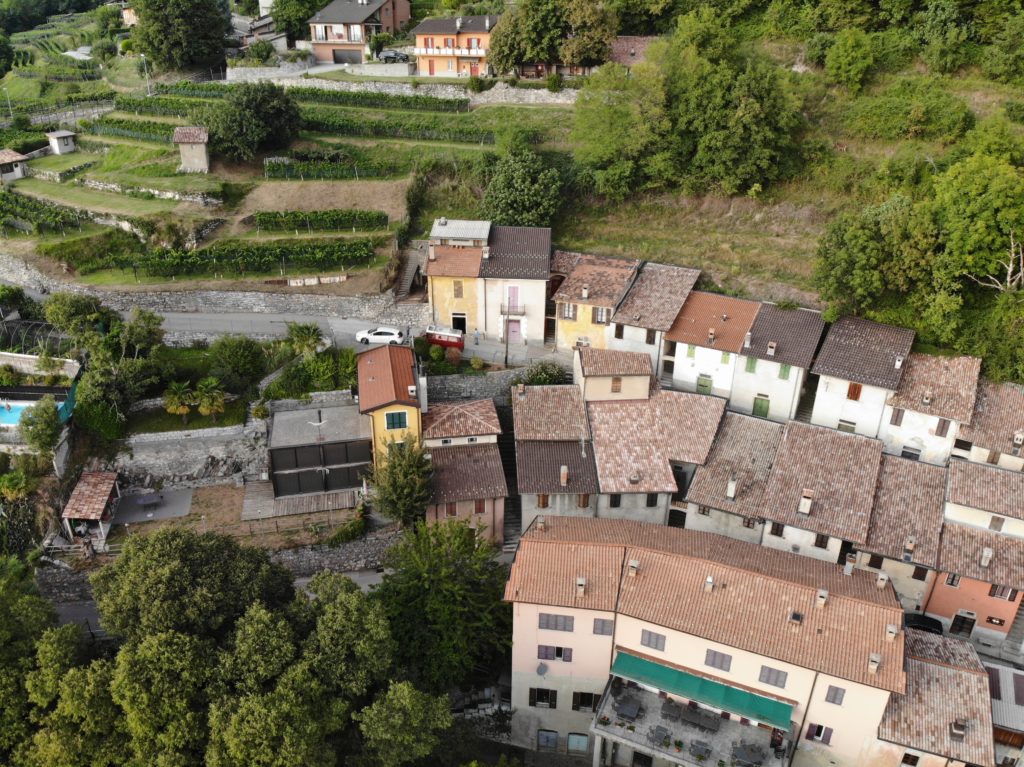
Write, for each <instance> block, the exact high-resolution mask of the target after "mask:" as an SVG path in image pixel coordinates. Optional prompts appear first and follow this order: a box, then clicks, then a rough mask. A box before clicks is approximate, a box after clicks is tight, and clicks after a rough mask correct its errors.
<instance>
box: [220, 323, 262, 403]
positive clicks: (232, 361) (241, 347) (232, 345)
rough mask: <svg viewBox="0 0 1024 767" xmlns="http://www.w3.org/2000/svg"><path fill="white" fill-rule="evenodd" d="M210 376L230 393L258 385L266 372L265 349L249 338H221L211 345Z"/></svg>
mask: <svg viewBox="0 0 1024 767" xmlns="http://www.w3.org/2000/svg"><path fill="white" fill-rule="evenodd" d="M209 359H210V375H213V376H216V377H217V378H219V379H220V380H221V382H222V383H223V384H224V386H225V387H226V388H227V389H228V390H229V391H234V392H241V391H243V390H244V389H246V388H247V387H249V386H251V385H252V384H254V383H256V382H257V381H258V380H259V378H260V376H261V375H263V370H264V359H265V358H264V354H263V347H262V346H260V345H259V344H258V343H257V342H256V341H254V340H253V339H251V338H249V337H248V336H221V337H220V338H218V339H217V340H216V341H214V342H213V343H212V344H211V345H210V353H209Z"/></svg>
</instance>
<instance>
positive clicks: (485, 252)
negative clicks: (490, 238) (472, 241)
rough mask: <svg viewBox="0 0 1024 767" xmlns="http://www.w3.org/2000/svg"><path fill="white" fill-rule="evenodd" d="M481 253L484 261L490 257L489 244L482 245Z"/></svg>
mask: <svg viewBox="0 0 1024 767" xmlns="http://www.w3.org/2000/svg"><path fill="white" fill-rule="evenodd" d="M481 254H482V255H483V257H484V260H485V261H486V260H487V259H489V258H490V257H491V246H490V245H484V247H483V249H482V250H481Z"/></svg>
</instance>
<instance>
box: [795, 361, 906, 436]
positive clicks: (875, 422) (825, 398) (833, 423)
mask: <svg viewBox="0 0 1024 767" xmlns="http://www.w3.org/2000/svg"><path fill="white" fill-rule="evenodd" d="M849 386H850V382H849V381H847V380H845V379H842V378H832V377H831V376H821V378H820V379H818V393H817V396H816V397H815V400H814V411H813V412H812V413H811V423H813V424H817V425H818V426H828V427H829V428H832V429H836V428H839V422H840V421H851V422H853V423H854V424H856V426H855V429H854V431H855V432H856V433H857V434H863V435H864V436H865V437H876V436H878V427H879V424H880V422H881V420H882V411H883V410H884V409H885V400H886V399H887V398H888V397H889V395H890V394H891V393H892V392H889V391H887V390H885V389H880V388H878V387H877V386H868V385H866V384H865V385H863V386H862V387H861V395H860V399H859V400H852V399H849V398H848V396H847V394H848V391H849Z"/></svg>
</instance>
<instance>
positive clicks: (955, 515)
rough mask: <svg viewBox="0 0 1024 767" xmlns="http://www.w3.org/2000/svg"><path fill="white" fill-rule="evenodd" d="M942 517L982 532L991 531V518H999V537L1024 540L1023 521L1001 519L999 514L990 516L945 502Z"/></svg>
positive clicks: (1023, 501)
mask: <svg viewBox="0 0 1024 767" xmlns="http://www.w3.org/2000/svg"><path fill="white" fill-rule="evenodd" d="M1021 502H1022V503H1024V499H1021ZM943 515H944V516H945V517H946V519H948V520H950V521H952V522H960V523H961V524H964V525H970V526H971V527H980V528H982V529H984V530H988V529H991V528H990V525H991V522H992V518H993V517H1001V518H1002V520H1003V528H1002V530H1000V534H1001V535H1012V536H1013V537H1015V538H1024V520H1020V519H1014V518H1012V517H1003V516H1002V515H1001V514H992V513H991V512H988V511H982V510H981V509H975V508H974V507H973V506H961V505H960V504H958V503H950V502H949V501H946V506H945V508H944V511H943Z"/></svg>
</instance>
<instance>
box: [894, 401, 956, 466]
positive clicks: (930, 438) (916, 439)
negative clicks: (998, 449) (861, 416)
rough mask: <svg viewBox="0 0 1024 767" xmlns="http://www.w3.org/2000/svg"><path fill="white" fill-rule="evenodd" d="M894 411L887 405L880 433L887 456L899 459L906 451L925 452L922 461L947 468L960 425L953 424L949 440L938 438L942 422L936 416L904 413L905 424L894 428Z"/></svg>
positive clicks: (913, 412)
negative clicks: (905, 449)
mask: <svg viewBox="0 0 1024 767" xmlns="http://www.w3.org/2000/svg"><path fill="white" fill-rule="evenodd" d="M891 420H892V407H891V406H890V405H886V406H885V409H884V410H883V411H882V422H881V425H880V426H879V429H878V438H879V439H880V440H882V442H883V443H884V444H885V452H887V453H892V454H893V455H899V454H900V453H901V452H902V450H903V448H904V447H909V448H913V449H915V450H920V451H921V460H922V461H925V462H927V463H933V464H935V465H937V466H945V465H946V464H947V463H948V462H949V455H950V453H952V452H953V442H954V441H955V440H956V435H957V432H958V431H959V428H960V427H959V424H958V423H957V422H956V421H951V422H950V424H949V431H948V432H946V436H945V437H939V436H936V434H935V430H936V429H937V428H938V425H939V419H938V418H937V417H935V416H933V415H925V414H924V413H918V412H917V411H916V410H904V411H903V422H902V423H901V424H900V425H899V426H894V425H893V424H892V423H890V421H891Z"/></svg>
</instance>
